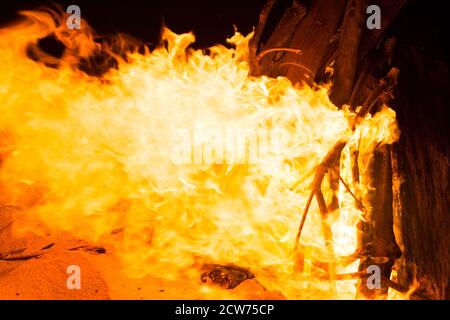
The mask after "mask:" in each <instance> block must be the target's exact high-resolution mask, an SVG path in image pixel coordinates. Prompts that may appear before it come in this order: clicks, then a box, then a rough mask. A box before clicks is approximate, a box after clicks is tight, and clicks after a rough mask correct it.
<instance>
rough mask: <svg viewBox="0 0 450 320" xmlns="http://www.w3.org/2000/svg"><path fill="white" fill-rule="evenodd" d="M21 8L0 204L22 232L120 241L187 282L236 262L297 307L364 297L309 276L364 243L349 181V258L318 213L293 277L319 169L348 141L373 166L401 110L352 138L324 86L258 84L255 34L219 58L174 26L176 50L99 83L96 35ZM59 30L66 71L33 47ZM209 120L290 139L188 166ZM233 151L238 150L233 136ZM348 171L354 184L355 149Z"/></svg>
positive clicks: (344, 207)
mask: <svg viewBox="0 0 450 320" xmlns="http://www.w3.org/2000/svg"><path fill="white" fill-rule="evenodd" d="M24 15H25V17H26V19H24V20H22V21H21V23H18V24H16V25H14V26H10V27H8V28H5V29H0V55H1V57H2V63H1V64H0V101H1V104H0V112H1V114H2V116H1V117H0V132H1V135H2V140H1V143H0V155H1V156H2V158H3V163H2V166H1V170H0V189H1V191H2V192H1V194H0V203H1V204H7V205H12V206H16V207H19V208H20V209H21V211H22V213H24V217H25V218H23V219H21V220H20V223H17V224H16V227H17V230H29V229H31V228H33V230H34V231H35V232H43V231H44V230H51V231H54V232H70V233H72V234H73V235H74V236H76V237H79V238H82V239H85V240H88V241H91V242H107V243H109V244H111V245H112V246H114V248H115V249H114V252H115V254H117V255H118V256H120V257H121V258H122V261H123V265H124V268H125V270H126V272H127V274H128V275H130V276H135V277H140V276H143V275H146V274H157V275H159V276H161V277H168V278H171V279H176V278H177V277H180V276H181V275H183V274H184V275H186V274H190V273H192V274H198V272H197V270H198V268H199V266H201V265H202V264H203V263H217V264H235V265H239V266H241V267H244V268H248V269H249V270H251V272H252V273H254V274H255V275H256V278H257V279H258V281H260V282H261V283H262V284H263V285H264V286H265V287H266V288H268V289H272V290H278V291H280V292H281V293H282V294H283V295H284V296H285V297H288V298H308V297H312V298H353V297H354V291H355V288H354V284H355V281H341V282H338V283H331V282H330V281H326V280H323V279H322V278H320V277H316V276H315V274H314V272H312V269H311V268H312V263H313V262H314V261H316V260H317V261H324V262H330V261H331V260H337V259H338V258H339V257H341V256H345V255H349V254H351V253H353V251H354V250H355V248H356V227H355V226H356V223H357V221H358V219H359V217H360V216H361V212H360V211H358V210H357V209H356V206H355V201H354V199H353V198H352V196H351V195H350V194H349V192H348V191H347V190H346V189H345V188H344V186H343V185H342V183H341V185H340V187H339V199H340V203H339V210H337V211H336V212H333V213H331V214H330V216H329V220H330V223H331V224H332V233H333V239H332V246H333V251H334V254H335V255H336V256H334V257H330V256H329V255H328V251H327V248H326V246H325V243H324V236H323V233H322V228H321V225H322V221H321V215H320V212H319V209H318V207H317V205H316V204H313V205H312V207H311V209H310V215H309V216H308V220H307V221H306V225H305V228H304V233H303V235H302V239H301V241H302V245H303V247H304V248H306V249H305V252H304V257H305V263H304V266H303V273H299V272H298V271H296V261H295V255H294V252H293V248H294V240H295V236H296V231H297V230H296V226H297V225H298V221H299V219H300V214H301V212H302V209H303V207H304V206H305V203H306V200H307V198H308V195H309V192H310V184H311V181H312V177H313V175H311V174H310V173H311V172H313V170H314V169H315V168H316V166H317V165H318V164H319V163H320V162H321V160H322V158H323V157H324V156H325V155H326V153H327V151H328V150H329V149H330V148H331V147H332V146H333V144H334V143H335V142H336V141H338V140H339V139H349V140H350V141H352V143H354V144H356V143H358V146H359V150H360V154H361V158H362V159H364V157H368V156H370V153H371V151H372V150H373V149H374V147H375V146H376V145H378V144H382V143H392V142H394V141H395V140H396V139H397V138H398V134H399V133H398V129H397V127H396V124H395V113H394V111H392V110H391V109H389V108H387V107H385V108H384V109H383V110H382V111H381V112H379V113H377V114H376V115H375V116H374V117H370V116H368V117H367V119H366V121H364V122H363V123H362V124H361V125H360V126H359V127H358V128H357V130H356V131H355V132H352V130H351V129H350V127H349V122H348V119H349V118H351V117H353V113H352V112H350V111H348V110H338V109H337V108H336V107H335V106H334V105H333V104H332V103H331V102H330V101H329V99H328V95H327V89H326V88H311V87H308V86H303V87H301V88H299V87H295V86H293V85H292V84H291V82H290V81H289V80H288V79H286V78H282V77H280V78H276V79H274V78H269V77H260V78H252V77H249V76H248V72H249V65H248V62H247V55H248V50H247V48H248V41H249V39H250V38H251V36H252V34H250V35H248V36H243V35H241V34H239V33H237V32H236V34H235V35H234V36H233V37H232V38H231V39H229V42H230V44H232V45H233V46H234V48H231V49H230V48H226V47H224V46H220V45H217V46H214V47H211V48H209V53H208V54H206V53H205V52H204V51H201V50H194V49H192V48H190V47H189V46H190V44H192V43H193V42H194V40H195V38H194V35H193V34H191V33H188V34H181V35H177V34H175V33H173V32H171V31H170V30H169V29H164V30H163V32H162V40H163V42H164V43H165V44H166V45H162V46H160V47H158V48H156V49H155V50H154V51H152V52H149V51H148V50H147V52H145V53H144V54H140V53H129V54H128V56H127V59H126V61H125V60H124V59H121V58H120V57H118V58H117V59H118V60H119V66H118V68H117V69H112V70H110V71H109V72H108V73H106V74H104V75H103V76H102V77H101V78H99V77H93V76H89V75H87V74H85V73H83V72H82V71H80V70H79V69H78V68H77V67H76V65H77V63H78V61H79V59H80V58H81V57H87V56H89V55H90V54H91V53H92V52H95V50H98V44H97V43H95V42H94V41H93V37H94V35H93V31H92V30H90V29H89V28H88V27H85V28H86V29H85V30H82V31H70V32H69V31H67V30H64V27H63V26H59V25H58V23H57V22H55V20H54V19H53V18H52V17H51V16H50V15H49V14H47V13H43V12H26V13H24ZM83 26H87V24H86V23H84V24H83ZM51 33H54V34H55V35H56V37H57V38H58V39H59V40H60V41H62V42H63V43H64V45H65V46H66V47H67V48H68V49H67V50H66V53H65V54H64V56H63V57H62V58H61V59H59V60H58V67H57V68H51V67H48V66H46V65H45V64H43V63H41V62H36V61H33V60H31V59H29V58H28V56H27V54H26V52H27V47H28V46H29V44H30V43H36V42H37V40H38V39H40V38H43V37H45V36H47V35H49V34H51ZM198 123H201V124H202V125H203V126H204V127H207V128H214V129H220V132H227V130H228V129H233V130H234V129H237V128H238V129H239V128H244V129H246V130H250V131H251V132H270V130H274V129H276V128H278V129H279V128H281V129H282V130H283V132H285V133H287V135H286V134H284V135H283V137H282V138H283V143H281V144H278V145H276V150H275V151H276V152H275V151H274V150H271V151H269V152H268V153H265V154H264V157H262V158H261V159H258V161H257V162H256V163H245V161H244V163H232V162H229V163H227V161H226V159H225V161H223V162H222V163H219V162H217V163H192V164H191V163H186V161H185V162H183V163H181V164H179V163H175V162H176V161H175V162H174V161H173V160H174V159H173V157H174V150H177V149H176V148H177V147H181V148H182V149H183V147H186V148H185V149H184V150H187V151H192V150H197V149H198V148H201V149H202V150H203V151H204V148H205V146H206V145H208V143H209V142H208V140H207V141H205V139H204V137H201V139H200V140H201V141H196V140H195V139H193V138H192V132H193V131H194V129H195V127H196V125H197V124H198ZM180 129H186V131H184V132H189V134H188V137H187V138H186V139H187V140H183V139H181V140H180V137H178V140H177V139H175V140H174V133H176V132H179V131H177V130H180ZM258 130H259V131H258ZM264 130H265V131H264ZM234 132H236V131H234ZM194 134H195V133H194ZM238 138H239V137H238ZM360 138H361V139H360ZM257 139H260V137H259V138H257ZM260 140H261V139H260ZM219 141H221V140H219ZM257 141H259V140H257ZM220 144H221V143H220ZM196 148H197V149H196ZM221 148H224V150H222V149H221V150H222V151H223V152H224V153H225V154H228V153H233V152H235V150H234V149H233V148H235V145H234V144H233V143H231V144H228V145H225V146H224V145H222V144H221ZM247 149H248V145H246V148H245V150H247ZM216 151H217V149H216ZM187 159H192V155H188V157H187ZM188 162H189V161H188ZM361 174H362V175H364V174H365V172H364V170H362V172H361ZM341 176H342V179H343V180H344V181H347V182H348V183H349V184H350V185H351V186H352V180H351V179H352V178H351V169H350V159H349V151H348V147H347V148H346V149H344V152H343V155H342V158H341ZM299 181H300V182H299ZM293 185H295V188H291V186H293ZM352 187H353V186H352ZM361 187H362V188H364V186H361ZM325 189H327V188H326V187H325V188H324V193H325V198H326V199H327V200H328V199H330V197H331V193H330V192H327V191H326V190H325ZM42 223H43V224H42ZM37 225H39V227H36V226H37ZM117 230H120V231H121V232H120V233H119V236H117V235H116V236H112V235H111V234H112V233H114V234H117ZM355 267H356V264H355V263H353V264H352V265H351V266H349V267H344V266H339V265H338V266H337V270H336V271H337V272H349V271H354V270H355Z"/></svg>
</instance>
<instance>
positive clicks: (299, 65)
mask: <svg viewBox="0 0 450 320" xmlns="http://www.w3.org/2000/svg"><path fill="white" fill-rule="evenodd" d="M284 66H294V67H298V68H301V69H303V70H306V71H308V72H309V73H310V74H311V75H313V74H314V73H313V72H312V71H311V69H308V68H307V67H305V66H304V65H302V64H300V63H297V62H285V63H282V64H280V68H281V67H284Z"/></svg>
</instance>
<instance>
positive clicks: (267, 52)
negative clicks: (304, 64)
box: [256, 47, 302, 62]
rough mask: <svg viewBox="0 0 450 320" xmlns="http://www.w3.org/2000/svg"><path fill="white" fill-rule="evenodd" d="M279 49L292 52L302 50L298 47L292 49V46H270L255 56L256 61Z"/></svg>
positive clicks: (297, 52)
mask: <svg viewBox="0 0 450 320" xmlns="http://www.w3.org/2000/svg"><path fill="white" fill-rule="evenodd" d="M279 51H286V52H292V53H295V54H298V55H300V54H302V50H300V49H294V48H285V47H278V48H270V49H267V50H264V51H261V52H260V53H259V54H258V56H257V57H256V61H258V62H261V60H262V59H263V58H264V57H265V56H266V55H267V54H269V53H271V52H279Z"/></svg>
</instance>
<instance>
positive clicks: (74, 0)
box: [0, 0, 265, 46]
mask: <svg viewBox="0 0 450 320" xmlns="http://www.w3.org/2000/svg"><path fill="white" fill-rule="evenodd" d="M49 3H50V2H49V1H43V0H2V1H1V4H0V6H1V9H0V23H1V24H4V23H6V22H7V21H9V20H11V19H13V18H14V16H15V14H16V12H17V11H18V10H23V9H32V8H37V7H38V6H40V5H48V4H49ZM53 3H57V4H61V5H62V7H63V8H64V9H65V8H67V6H69V5H71V4H76V5H79V6H80V8H81V15H82V18H84V19H86V20H87V21H88V23H89V24H90V25H91V26H92V27H93V28H94V29H95V30H96V31H97V32H98V33H100V34H105V33H116V32H119V31H120V32H124V33H127V34H130V35H133V36H135V37H137V38H139V39H142V40H144V41H147V42H151V43H155V42H157V40H158V35H159V30H160V27H161V24H162V21H163V20H164V21H165V23H166V25H167V26H168V27H169V28H170V29H172V30H173V31H175V32H178V33H181V32H187V31H191V30H193V31H194V32H195V34H196V36H197V43H198V44H199V45H201V46H209V45H212V44H214V43H218V42H220V43H224V41H225V39H226V38H227V37H229V36H231V35H233V33H234V30H233V25H236V26H237V27H238V29H239V31H240V32H242V33H244V34H247V33H248V32H250V31H251V30H252V27H253V26H255V25H256V24H257V21H258V15H259V12H260V11H261V8H262V5H263V4H264V3H265V0H226V1H221V0H125V1H124V0H121V1H118V0H109V1H106V0H95V1H93V0H90V1H87V0H63V1H53Z"/></svg>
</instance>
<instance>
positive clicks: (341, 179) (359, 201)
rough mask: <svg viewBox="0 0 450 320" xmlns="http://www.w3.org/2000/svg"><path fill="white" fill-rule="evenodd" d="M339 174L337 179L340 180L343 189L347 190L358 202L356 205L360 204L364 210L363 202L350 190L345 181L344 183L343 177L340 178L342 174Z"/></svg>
mask: <svg viewBox="0 0 450 320" xmlns="http://www.w3.org/2000/svg"><path fill="white" fill-rule="evenodd" d="M338 175H339V180H340V181H341V182H342V184H343V185H344V187H345V189H347V191H348V192H349V193H350V194H351V195H352V197H353V199H355V201H356V202H357V203H358V205H360V206H361V208H362V209H363V210H366V208H365V207H364V205H363V203H362V202H361V200H359V199H358V198H357V197H356V195H355V194H354V193H353V192H352V190H351V189H350V187H349V186H348V185H347V183H345V181H344V179H343V178H342V176H341V175H340V174H338Z"/></svg>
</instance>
